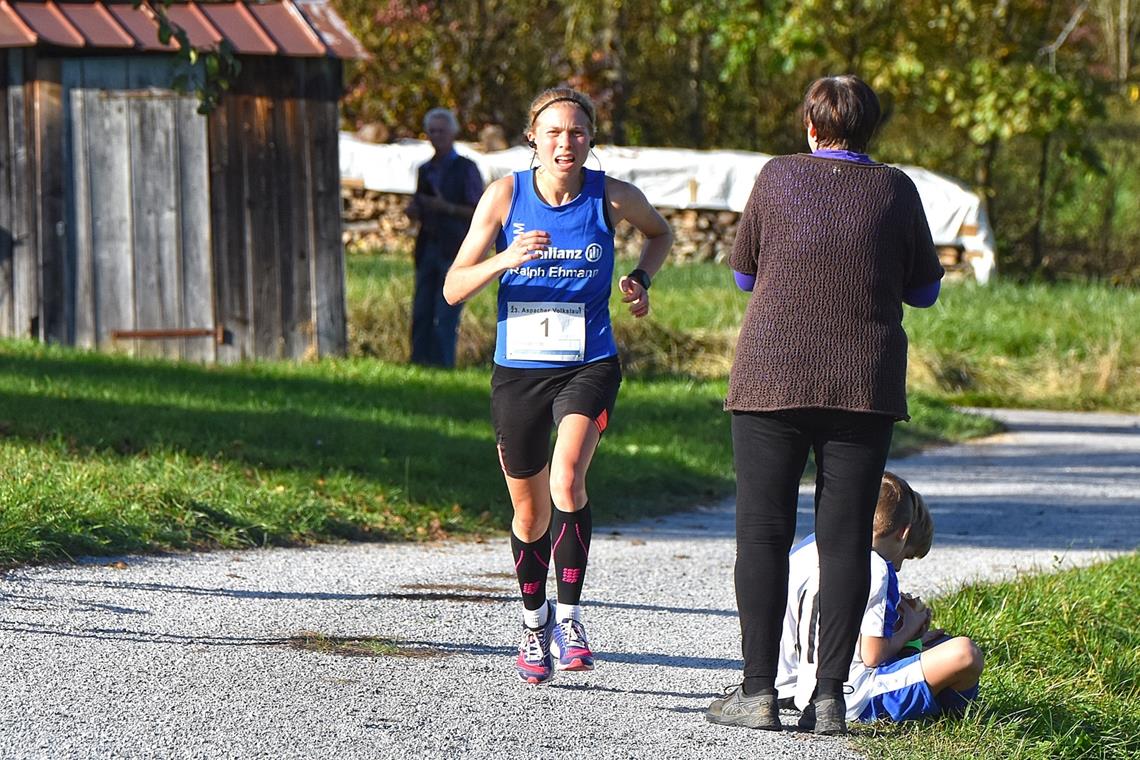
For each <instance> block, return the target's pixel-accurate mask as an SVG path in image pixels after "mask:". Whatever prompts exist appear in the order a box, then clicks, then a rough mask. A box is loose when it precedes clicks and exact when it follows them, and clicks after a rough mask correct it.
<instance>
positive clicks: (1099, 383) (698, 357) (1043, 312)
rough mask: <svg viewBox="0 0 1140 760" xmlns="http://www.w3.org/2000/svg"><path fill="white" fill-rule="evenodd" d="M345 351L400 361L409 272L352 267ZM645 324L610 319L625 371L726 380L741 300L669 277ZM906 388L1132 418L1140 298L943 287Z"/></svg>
mask: <svg viewBox="0 0 1140 760" xmlns="http://www.w3.org/2000/svg"><path fill="white" fill-rule="evenodd" d="M348 263H349V270H348V271H349V293H350V299H349V300H350V302H351V303H352V304H353V306H352V310H353V312H352V319H351V325H352V326H351V329H350V341H351V343H352V345H353V350H354V351H356V352H359V353H361V354H364V355H372V356H378V357H381V358H385V359H388V360H391V361H403V360H405V359H406V357H407V355H408V337H407V325H408V305H409V304H410V301H411V264H410V263H409V262H408V261H406V260H401V259H397V258H392V257H384V256H377V255H360V256H352V257H350V258H349V262H348ZM652 297H653V304H654V314H653V319H652V320H633V319H632V318H630V317H628V315H627V314H626V312H625V311H624V310H623V309H621V308H616V307H615V309H614V314H615V318H614V331H615V334H616V335H617V337H618V341H619V343H620V344H621V346H622V349H623V355H624V356H625V357H626V360H627V365H628V366H630V367H631V368H632V369H633V370H634V371H640V372H643V373H650V374H661V373H664V374H670V373H678V374H686V375H690V376H695V377H704V378H718V377H723V376H724V375H725V374H726V373H727V371H728V367H729V365H730V363H731V360H732V350H733V345H734V343H735V339H736V332H737V330H738V328H739V325H740V318H741V316H742V315H743V313H744V308H745V305H746V303H747V295H746V294H743V293H740V292H739V291H737V290H736V289H735V288H734V287H733V286H732V285H731V282H730V278H729V276H728V270H727V269H726V268H725V267H724V266H722V265H717V264H695V265H687V266H676V267H667V268H666V269H664V270H663V271H662V272H661V273H660V275H659V276H658V277H657V279H656V282H655V284H654V288H653V293H652ZM467 309H468V311H467V313H466V314H465V316H464V321H463V327H462V331H461V340H460V347H461V350H460V356H461V361H462V362H465V363H468V364H471V363H482V362H485V361H486V359H487V357H488V356H489V355H490V352H491V350H492V345H493V341H494V296H493V294H491V293H490V292H488V293H484V294H481V295H480V296H478V297H476V299H475V300H474V301H473V302H472V303H471V304H470V305H469V306H468V307H467ZM905 325H906V329H907V332H908V334H909V336H910V346H911V352H910V387H911V389H912V390H916V391H922V392H925V393H927V394H929V395H931V396H934V397H937V398H941V399H944V400H946V401H948V402H951V403H955V404H971V405H981V406H1009V407H1038V408H1050V409H1081V410H1092V409H1101V410H1129V411H1140V292H1138V291H1136V290H1135V289H1128V288H1111V287H1107V286H1104V285H1098V284H1054V285H1044V284H1039V285H1021V284H1017V283H1012V282H1003V281H1000V280H999V281H998V282H995V283H993V284H991V285H988V286H986V287H979V286H977V285H973V284H970V283H961V282H952V283H947V284H946V286H945V287H944V288H943V293H942V297H941V298H940V299H939V301H938V303H937V304H936V305H935V306H934V307H933V308H931V309H910V308H908V309H907V310H906V317H905Z"/></svg>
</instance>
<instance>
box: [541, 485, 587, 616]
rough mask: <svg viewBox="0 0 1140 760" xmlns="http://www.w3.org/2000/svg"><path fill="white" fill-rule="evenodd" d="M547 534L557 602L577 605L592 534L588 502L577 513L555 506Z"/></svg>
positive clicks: (579, 600) (579, 599)
mask: <svg viewBox="0 0 1140 760" xmlns="http://www.w3.org/2000/svg"><path fill="white" fill-rule="evenodd" d="M550 534H551V536H552V537H553V542H554V569H555V573H556V575H555V579H556V580H557V581H558V603H559V604H571V605H572V604H579V603H581V600H582V580H583V578H584V577H585V575H586V562H587V561H588V559H589V556H590V538H591V536H592V535H593V519H592V517H591V515H590V504H589V502H587V503H586V505H585V506H584V507H582V508H581V509H579V510H578V511H577V512H563V511H562V510H560V509H557V508H555V510H554V518H553V519H552V520H551V522H550Z"/></svg>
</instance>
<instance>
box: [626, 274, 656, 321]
mask: <svg viewBox="0 0 1140 760" xmlns="http://www.w3.org/2000/svg"><path fill="white" fill-rule="evenodd" d="M618 288H619V289H620V290H621V292H622V296H621V300H622V301H623V302H625V303H627V304H629V313H630V314H632V315H633V316H635V317H638V318H639V319H640V318H641V317H644V316H645V315H646V314H648V313H649V291H647V290H646V289H645V288H643V287H641V283H640V282H638V281H637V280H631V279H630V278H629V277H622V278H621V279H620V280H618Z"/></svg>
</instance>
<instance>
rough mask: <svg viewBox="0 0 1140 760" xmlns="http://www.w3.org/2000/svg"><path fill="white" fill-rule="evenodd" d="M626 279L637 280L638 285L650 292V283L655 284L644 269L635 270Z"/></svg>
mask: <svg viewBox="0 0 1140 760" xmlns="http://www.w3.org/2000/svg"><path fill="white" fill-rule="evenodd" d="M626 277H628V278H629V279H631V280H636V281H637V283H638V284H639V285H641V287H643V288H645V289H646V290H649V283H651V282H653V280H651V279H650V278H649V272H646V271H645V270H644V269H635V270H633V271H632V272H630V273H629V274H627V275H626Z"/></svg>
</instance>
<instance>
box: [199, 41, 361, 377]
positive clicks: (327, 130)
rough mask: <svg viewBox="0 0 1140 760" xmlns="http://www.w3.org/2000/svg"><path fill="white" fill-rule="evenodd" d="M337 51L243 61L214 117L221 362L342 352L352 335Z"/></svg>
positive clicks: (213, 194) (213, 201) (213, 204)
mask: <svg viewBox="0 0 1140 760" xmlns="http://www.w3.org/2000/svg"><path fill="white" fill-rule="evenodd" d="M340 93H341V65H340V63H339V62H338V61H336V60H331V59H247V60H244V61H243V63H242V73H241V77H240V79H239V81H238V82H237V83H236V86H235V87H234V88H233V90H232V91H231V92H229V93H227V94H226V96H225V97H224V98H223V100H222V105H221V106H220V107H219V108H218V109H217V110H216V111H215V112H214V113H213V114H211V116H210V120H209V121H210V139H209V144H210V187H211V195H210V199H211V206H210V213H211V217H212V220H213V222H212V228H213V230H214V233H215V237H214V260H215V262H216V264H217V267H216V271H215V289H216V292H217V294H218V302H217V307H218V315H219V319H220V320H221V322H222V323H223V324H224V325H225V326H226V328H227V330H229V331H231V332H232V341H231V342H230V344H229V345H226V346H223V347H221V348H220V350H219V358H221V359H223V360H228V359H234V358H238V357H246V356H259V357H302V356H313V355H318V356H324V355H329V354H341V353H343V352H344V350H345V346H346V343H347V336H346V328H345V303H344V259H343V247H342V245H341V239H340V232H341V219H340V167H339V162H338V159H337V155H338V153H337V152H338V146H337V125H338V118H339V117H338V109H337V101H338V98H339V96H340Z"/></svg>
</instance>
